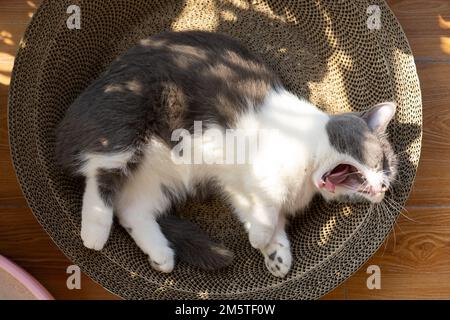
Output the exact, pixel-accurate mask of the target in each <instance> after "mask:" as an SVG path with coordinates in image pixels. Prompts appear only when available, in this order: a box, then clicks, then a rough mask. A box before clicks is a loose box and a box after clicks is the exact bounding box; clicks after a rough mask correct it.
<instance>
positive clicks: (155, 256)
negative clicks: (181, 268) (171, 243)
mask: <svg viewBox="0 0 450 320" xmlns="http://www.w3.org/2000/svg"><path fill="white" fill-rule="evenodd" d="M149 260H150V264H151V265H152V267H153V269H155V270H157V271H160V272H164V273H169V272H172V270H173V268H174V266H175V253H174V251H173V249H172V248H170V247H168V246H164V247H160V248H158V249H156V250H153V251H152V252H151V255H150V258H149Z"/></svg>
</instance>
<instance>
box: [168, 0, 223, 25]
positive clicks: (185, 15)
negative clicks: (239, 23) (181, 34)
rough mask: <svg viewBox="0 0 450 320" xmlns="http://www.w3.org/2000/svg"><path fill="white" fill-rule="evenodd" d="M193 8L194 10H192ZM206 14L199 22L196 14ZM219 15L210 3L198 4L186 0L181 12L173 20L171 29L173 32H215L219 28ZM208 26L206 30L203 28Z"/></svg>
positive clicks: (194, 0) (195, 1)
mask: <svg viewBox="0 0 450 320" xmlns="http://www.w3.org/2000/svg"><path fill="white" fill-rule="evenodd" d="M193 7H195V8H196V10H192V8H193ZM198 11H200V12H208V13H210V14H209V15H205V16H203V19H202V20H199V18H198V15H197V12H198ZM219 21H220V17H219V13H218V12H217V8H216V6H215V4H214V3H212V2H198V1H197V0H187V1H186V4H185V5H184V10H183V11H181V13H180V14H179V16H178V17H177V18H176V19H175V20H174V22H173V23H172V25H171V27H172V30H174V31H183V30H206V31H215V30H217V27H218V26H219ZM205 26H208V28H205Z"/></svg>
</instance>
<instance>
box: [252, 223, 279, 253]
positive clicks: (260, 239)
mask: <svg viewBox="0 0 450 320" xmlns="http://www.w3.org/2000/svg"><path fill="white" fill-rule="evenodd" d="M274 231H275V230H274V228H273V227H268V226H264V225H261V224H252V225H251V226H250V228H249V230H248V239H249V241H250V244H251V245H252V247H253V248H255V249H262V248H264V247H266V246H267V245H268V244H269V242H270V240H271V239H272V237H273V233H274Z"/></svg>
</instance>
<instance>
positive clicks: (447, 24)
mask: <svg viewBox="0 0 450 320" xmlns="http://www.w3.org/2000/svg"><path fill="white" fill-rule="evenodd" d="M438 21H439V27H441V29H450V21H447V20H445V19H444V18H443V17H442V16H441V15H438Z"/></svg>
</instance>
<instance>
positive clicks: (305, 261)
mask: <svg viewBox="0 0 450 320" xmlns="http://www.w3.org/2000/svg"><path fill="white" fill-rule="evenodd" d="M75 2H76V4H77V5H78V6H79V7H80V9H81V29H69V28H68V27H67V24H66V20H67V19H68V18H69V16H70V14H68V13H67V8H68V7H69V6H70V5H72V4H73V3H74V2H73V1H72V0H70V1H63V0H55V1H50V0H48V1H43V4H42V5H41V7H40V8H39V10H38V11H37V12H36V14H35V15H34V17H33V20H32V22H31V24H30V26H29V27H28V29H27V31H26V33H25V35H24V38H23V40H22V41H21V44H20V50H19V52H18V55H17V59H16V63H15V66H14V72H13V81H12V85H11V90H10V96H9V134H10V142H11V149H12V156H13V160H14V165H15V168H16V171H17V175H18V177H19V180H20V184H21V186H22V189H23V192H24V194H25V196H26V198H27V200H28V203H29V205H30V207H31V208H32V210H33V212H34V214H35V216H36V218H37V219H38V221H39V222H40V223H41V224H42V226H43V227H44V228H45V230H46V231H47V232H48V234H49V235H50V236H51V237H52V239H53V240H54V241H55V242H56V244H57V245H58V246H59V248H60V249H61V250H62V251H63V252H64V253H65V254H66V255H67V256H68V257H69V258H70V259H71V260H72V261H73V262H74V263H75V264H77V265H79V266H80V267H81V269H82V270H83V271H84V272H85V273H87V274H88V275H89V276H90V277H91V278H92V279H94V280H95V281H97V282H99V283H100V284H101V285H103V286H104V287H105V288H106V289H108V290H109V291H111V292H113V293H115V294H117V295H119V296H121V297H123V298H133V299H188V298H191V299H192V298H193V299H195V298H198V299H207V298H210V299H213V298H224V299H228V298H230V299H231V298H233V299H250V298H251V299H270V298H271V299H311V298H318V297H320V296H322V295H323V294H325V293H327V292H329V291H330V290H332V289H333V288H335V287H336V286H338V285H339V284H340V283H342V282H343V281H344V280H345V279H347V278H348V277H349V276H350V275H351V274H353V273H354V272H355V271H356V270H357V269H358V268H359V267H361V265H362V264H363V263H364V262H365V261H366V260H367V259H368V258H369V257H370V256H371V255H372V254H373V253H374V252H375V251H376V250H377V248H378V247H379V246H380V245H381V244H382V242H383V241H384V239H385V237H386V235H387V234H388V233H389V231H390V230H391V227H392V226H393V224H394V222H395V220H396V218H397V215H398V213H399V211H400V207H401V206H403V204H404V202H405V201H406V199H407V197H408V195H409V192H410V188H411V185H412V183H413V180H414V176H415V172H416V168H417V165H418V161H419V155H420V146H421V133H422V128H421V126H422V106H421V96H420V88H419V82H418V78H417V74H416V69H415V65H414V60H413V57H412V54H411V50H410V48H409V45H408V42H407V40H406V38H405V35H404V34H403V32H402V29H401V27H400V25H399V24H398V22H397V20H396V19H395V17H394V15H393V13H392V12H391V11H390V9H389V8H388V6H387V5H386V3H385V2H384V1H381V0H370V1H367V0H342V1H320V0H304V1H300V0H292V1H286V0H277V1H275V0H274V1H270V0H255V1H245V0H184V1H182V0H175V1H168V0H154V1H150V0H149V1H141V0H135V1H133V0H115V1H110V0H96V1H92V0H78V1H75ZM370 5H376V7H370V8H369V6H370ZM368 8H369V9H368ZM378 18H379V22H380V23H379V24H377V19H378ZM371 19H372V20H371ZM373 19H375V20H373ZM368 20H369V21H368ZM187 29H197V30H210V31H219V32H223V33H226V34H229V35H231V36H233V37H235V38H237V39H239V40H240V41H241V42H243V43H244V44H245V45H246V46H247V47H249V48H250V49H251V50H252V51H254V52H256V53H257V54H259V55H260V56H261V57H262V58H263V59H264V60H265V61H266V62H267V63H268V64H269V65H270V66H271V67H272V68H273V70H274V71H275V72H276V73H277V74H279V75H280V77H281V79H282V81H283V82H284V84H285V85H286V87H287V88H289V89H290V90H292V91H293V92H295V93H296V94H298V95H301V96H304V97H307V98H308V99H309V100H311V101H312V102H313V103H315V104H316V105H318V106H319V107H320V108H322V109H323V110H327V111H328V112H331V113H336V112H340V111H351V110H364V109H367V108H368V107H370V106H372V105H374V104H376V103H378V102H382V101H387V100H393V101H396V102H397V103H398V106H399V107H398V112H397V114H396V118H395V122H394V123H393V124H391V126H390V128H389V133H390V137H391V141H392V143H393V145H394V147H395V150H396V151H397V152H398V154H399V157H400V171H399V176H398V183H396V184H395V186H394V187H393V189H392V190H391V191H390V193H389V194H388V196H387V199H388V200H387V201H388V202H389V203H390V204H388V203H387V205H388V206H389V208H390V210H389V211H383V212H379V211H374V210H371V207H370V205H368V204H358V205H345V204H336V203H325V202H324V201H322V200H320V199H316V200H315V201H314V202H313V204H312V205H311V207H310V208H309V209H308V210H307V211H306V212H305V213H304V214H303V215H300V216H299V217H298V218H296V219H294V220H293V221H292V223H291V224H290V227H289V236H290V239H291V241H292V252H293V255H294V264H293V269H292V272H290V273H289V274H288V276H287V277H286V278H284V279H278V278H275V277H273V276H272V275H271V274H270V273H269V272H268V271H267V270H266V269H265V266H264V263H263V258H262V256H261V255H260V254H259V253H258V252H257V251H256V250H254V249H253V248H251V246H250V244H249V242H248V239H247V236H246V233H245V231H244V229H243V228H242V226H241V225H240V224H239V223H238V222H237V221H236V219H235V218H233V216H232V215H231V214H230V209H229V208H228V207H227V206H226V205H225V204H224V203H222V202H220V200H218V199H210V200H207V201H204V202H201V203H200V202H193V201H190V202H188V203H187V204H186V205H183V206H182V207H180V208H179V209H178V211H179V214H180V215H182V216H184V217H186V218H188V219H191V220H192V221H194V222H195V223H197V224H199V225H200V226H201V227H202V228H203V229H204V230H205V231H207V232H208V233H209V234H210V235H211V237H212V238H214V239H216V240H218V241H220V242H223V243H224V244H225V245H226V246H227V247H229V248H230V249H232V250H233V251H234V252H235V260H234V263H233V264H232V265H231V266H230V267H229V268H227V269H225V270H221V271H214V272H206V271H201V270H198V269H196V268H194V267H191V266H189V265H185V264H182V263H179V264H178V265H177V266H176V268H175V270H174V272H173V273H171V274H161V273H158V272H155V271H153V270H152V269H151V267H150V265H149V263H148V260H147V257H146V256H145V255H144V254H143V253H142V252H141V251H140V250H139V249H138V248H137V247H136V245H135V244H134V242H133V241H132V240H131V238H130V237H129V236H128V235H127V233H126V232H125V231H124V230H123V229H122V228H121V227H120V226H118V225H114V227H113V230H112V233H111V237H110V240H109V241H108V243H107V245H106V247H105V248H104V249H103V250H102V251H101V252H96V251H92V250H88V249H86V248H84V247H83V245H82V242H81V238H80V220H81V217H80V208H81V199H82V192H83V181H82V180H79V179H74V178H70V177H68V176H66V175H64V174H63V173H62V172H61V170H60V169H59V168H58V167H57V166H56V165H55V159H54V145H55V133H54V129H55V127H56V125H57V124H58V122H59V121H60V120H61V119H62V117H63V115H64V112H65V110H66V109H67V108H68V107H69V105H70V104H71V103H72V102H73V101H74V100H75V98H76V97H77V96H78V95H79V94H80V93H81V92H82V91H83V89H84V88H86V87H87V86H88V85H89V84H90V82H91V81H93V80H94V79H95V78H96V77H97V76H98V75H99V74H100V73H101V72H102V71H103V70H104V69H105V68H106V67H107V66H108V64H109V63H110V62H111V61H112V60H113V59H114V58H115V57H116V56H118V55H119V54H120V53H122V52H124V51H125V50H126V49H127V48H129V47H131V46H133V45H134V44H137V43H138V41H139V39H142V38H144V37H148V36H150V35H152V34H155V33H158V32H160V31H162V30H187ZM80 139H83V137H80ZM394 201H395V203H396V205H392V203H393V202H394Z"/></svg>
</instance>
